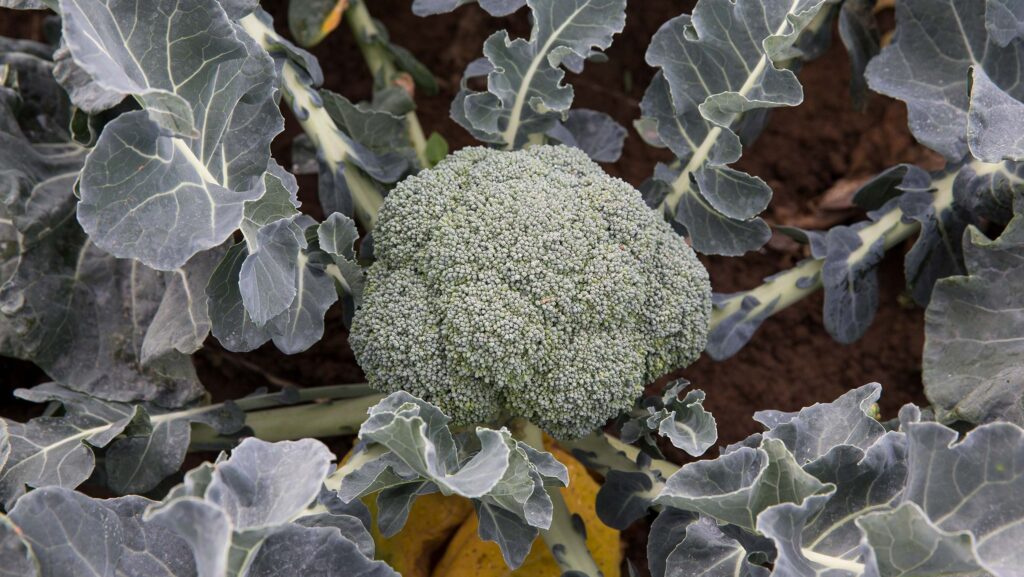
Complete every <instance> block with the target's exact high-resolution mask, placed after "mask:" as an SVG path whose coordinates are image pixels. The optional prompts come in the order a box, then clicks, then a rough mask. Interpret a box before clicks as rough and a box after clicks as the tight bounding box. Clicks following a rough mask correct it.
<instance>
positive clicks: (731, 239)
mask: <svg viewBox="0 0 1024 577" xmlns="http://www.w3.org/2000/svg"><path fill="white" fill-rule="evenodd" d="M826 4H827V2H825V1H823V0H799V1H796V2H769V3H763V2H721V1H716V0H702V1H701V2H699V3H698V4H697V6H696V7H695V8H694V10H693V15H692V17H691V16H689V15H685V14H684V15H682V16H678V17H676V18H673V19H672V20H669V21H668V22H666V23H665V24H664V25H662V27H661V29H660V30H658V32H657V33H655V35H654V37H653V38H652V39H651V45H650V47H649V48H648V50H647V62H648V64H650V65H652V66H656V67H659V68H661V70H660V71H659V72H658V73H657V74H656V76H655V78H654V80H653V81H652V82H651V86H650V87H649V88H648V90H647V93H646V94H645V95H644V99H643V102H642V103H641V112H642V114H643V120H642V122H641V125H640V126H641V127H642V128H643V129H642V130H641V131H640V132H641V135H642V136H644V138H645V139H646V140H648V142H650V143H651V144H654V145H658V146H667V147H668V148H670V149H671V150H672V152H673V153H675V155H676V157H678V159H679V166H678V167H674V168H673V169H672V170H667V169H664V168H662V169H661V170H658V171H656V172H655V178H656V179H658V180H661V181H663V182H665V183H666V184H669V185H671V187H672V190H671V192H670V193H669V194H668V196H667V197H666V199H665V201H664V202H663V204H662V206H663V207H664V209H665V211H666V213H667V215H668V216H670V217H674V218H675V219H676V220H677V221H678V222H679V223H680V224H681V225H682V226H683V227H685V229H686V232H687V234H688V235H689V237H690V239H691V241H692V243H693V247H694V248H695V249H696V250H698V251H700V252H703V253H705V254H722V255H729V256H736V255H740V254H743V253H745V252H747V251H750V250H754V249H756V248H759V247H760V246H761V245H763V244H764V243H765V242H767V240H768V237H769V236H770V231H769V230H768V227H767V225H766V224H765V223H764V222H763V221H762V220H761V219H760V218H757V215H758V214H759V213H760V212H761V211H762V210H764V208H765V207H766V206H767V204H768V201H769V200H770V199H771V189H770V188H769V187H768V185H767V184H765V183H764V182H763V181H761V180H760V179H759V178H756V177H753V176H750V175H748V174H745V173H743V172H740V171H737V170H733V169H730V168H728V167H727V166H726V165H728V164H730V163H733V162H735V161H736V160H738V159H739V157H740V154H741V148H742V147H741V144H740V138H739V136H738V134H737V132H736V131H738V130H740V128H741V127H740V124H739V123H740V118H741V115H742V114H743V113H745V112H750V111H755V110H763V109H767V108H776V107H780V106H795V105H797V104H800V102H802V100H803V90H802V88H801V86H800V83H799V82H798V81H797V78H796V74H795V73H794V72H793V71H792V70H788V69H784V68H777V67H776V64H775V60H776V59H789V58H793V57H795V56H797V55H799V51H798V50H797V49H796V48H795V46H794V45H795V43H796V41H797V38H798V37H800V34H801V33H802V32H803V31H804V30H805V29H806V28H807V27H808V26H809V25H810V24H811V22H812V21H813V20H814V18H815V17H817V15H818V14H819V12H820V11H821V10H822V9H823V7H825V6H826ZM755 130H756V129H755Z"/></svg>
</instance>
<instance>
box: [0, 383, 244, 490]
mask: <svg viewBox="0 0 1024 577" xmlns="http://www.w3.org/2000/svg"><path fill="white" fill-rule="evenodd" d="M15 394H16V396H17V397H19V398H22V399H25V400H29V401H32V402H36V403H48V402H53V401H56V402H59V403H61V404H62V405H63V407H64V414H63V415H62V416H59V417H55V416H43V417H38V418H36V419H33V420H31V421H29V422H27V423H16V422H13V421H7V422H5V426H4V427H3V428H0V444H2V445H4V446H6V447H7V451H8V454H7V456H6V458H5V459H3V462H2V463H0V503H2V504H3V505H4V506H5V507H7V508H10V506H11V505H13V504H14V502H15V501H16V500H17V499H18V498H19V497H21V496H22V495H23V494H24V493H25V490H26V488H27V487H46V486H59V487H64V488H74V487H76V486H78V485H79V484H80V483H82V482H83V481H85V480H86V479H87V478H88V477H89V476H90V475H91V474H92V472H93V468H94V467H95V461H96V460H95V457H94V455H93V450H92V449H91V448H90V447H95V448H103V447H105V448H106V450H105V452H104V457H105V459H104V462H105V468H106V473H107V475H106V477H107V479H106V481H107V484H108V486H109V487H110V488H111V489H112V490H114V491H115V492H118V493H129V492H146V491H149V490H151V489H153V488H154V487H156V486H157V484H159V483H160V482H161V481H162V480H163V479H164V477H166V476H168V475H170V474H172V473H174V472H175V471H177V470H178V469H179V468H180V467H181V464H182V462H183V461H184V459H185V452H186V450H187V449H188V444H189V437H190V435H189V424H190V423H193V422H201V423H205V424H207V425H209V426H211V427H213V428H214V429H216V430H217V431H219V432H221V433H224V434H229V433H234V432H237V431H238V430H239V429H241V428H242V425H243V424H244V418H243V416H242V414H241V412H240V411H239V410H238V409H237V407H235V406H234V405H233V404H230V403H229V404H226V405H209V406H205V407H188V408H186V409H183V410H181V411H178V412H167V411H166V410H165V409H161V408H160V407H157V406H155V405H152V404H142V405H129V404H126V403H115V402H110V401H103V400H100V399H98V398H95V397H91V396H89V395H85V394H82V393H79V392H76V391H72V390H70V389H67V388H65V387H62V386H60V385H57V384H55V383H47V384H43V385H39V386H37V387H35V388H33V389H27V390H26V389H20V390H18V391H16V393H15Z"/></svg>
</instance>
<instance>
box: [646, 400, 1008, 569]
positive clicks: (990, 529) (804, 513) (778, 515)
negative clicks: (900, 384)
mask: <svg viewBox="0 0 1024 577" xmlns="http://www.w3.org/2000/svg"><path fill="white" fill-rule="evenodd" d="M878 394H879V387H878V385H874V384H872V385H865V386H863V387H860V388H859V389H855V390H853V391H850V392H848V393H847V394H845V395H843V396H842V397H840V398H839V399H837V400H836V401H834V402H832V403H828V404H821V405H815V406H812V407H808V408H805V409H803V410H801V411H798V412H782V411H763V412H761V413H758V414H757V416H756V418H757V419H758V420H759V421H760V422H761V423H762V424H764V425H765V426H766V427H767V428H768V429H769V430H768V432H766V433H764V434H755V435H752V436H751V437H750V438H748V439H747V440H745V441H744V442H742V443H737V444H735V445H731V446H729V447H727V448H726V449H725V450H724V451H723V454H722V456H721V457H719V458H718V459H717V460H715V461H709V462H703V463H702V462H698V463H691V464H689V465H685V466H684V467H683V468H682V469H680V470H679V472H678V473H676V475H674V476H673V477H671V478H670V479H669V480H668V482H667V483H666V485H665V488H664V490H663V491H662V492H661V495H660V496H659V498H658V500H657V501H658V502H659V503H662V504H665V505H668V506H670V507H680V508H682V509H684V510H685V511H679V510H671V509H670V510H668V511H666V513H667V514H668V515H669V516H668V517H667V518H666V519H664V521H662V520H661V519H659V520H658V521H656V523H655V528H657V529H658V530H659V531H660V534H659V535H658V537H657V538H656V539H655V538H653V537H652V540H651V541H650V557H651V559H652V561H653V562H652V564H651V568H652V570H654V571H657V573H654V574H655V575H661V574H664V575H675V574H676V573H673V572H672V571H673V570H674V568H676V567H686V570H685V571H684V573H685V574H704V573H703V572H707V574H713V575H718V574H719V573H718V572H716V571H721V568H722V566H727V567H728V568H729V569H730V571H735V572H736V573H735V574H755V575H761V574H764V573H762V571H763V570H764V568H763V567H760V566H761V565H767V564H768V563H771V565H772V567H773V574H784V575H787V576H789V575H794V576H800V577H819V576H821V575H837V576H849V577H855V576H859V575H868V576H876V577H881V576H902V575H906V576H910V575H915V576H917V575H945V574H949V572H951V571H954V572H962V573H963V574H965V575H1010V574H1013V572H1014V571H1015V570H1016V568H1017V567H1019V566H1020V563H1021V557H1022V555H1024V553H1022V552H1021V551H1020V549H1019V548H1018V547H1014V546H1013V545H1012V544H1014V543H1018V542H1020V540H1021V538H1022V537H1021V535H1020V532H1021V526H1022V523H1021V519H1022V518H1024V509H1022V508H1021V507H1019V506H1016V501H1015V500H1014V499H1013V497H1012V496H1011V495H1013V494H1015V492H1017V491H1019V490H1020V485H1021V483H1022V482H1024V474H1022V470H1021V463H1022V462H1024V459H1022V453H1021V451H1024V429H1021V428H1020V427H1018V426H1016V425H1014V424H1011V423H1005V422H1004V423H995V424H988V425H982V426H980V427H978V428H976V429H974V430H972V431H970V432H969V433H967V434H966V435H964V436H963V437H962V438H960V435H959V434H958V433H957V432H956V431H955V430H953V429H951V428H949V427H946V426H945V425H941V424H939V423H935V422H925V421H922V416H923V415H922V412H921V411H920V410H919V409H918V408H917V407H915V406H913V405H907V406H905V407H904V408H903V409H901V410H900V413H899V418H898V419H894V420H893V421H892V422H891V423H888V424H886V425H883V424H881V423H878V422H876V421H875V419H874V418H873V417H872V413H873V412H874V411H873V404H874V402H875V401H876V400H877V399H878ZM958 439H959V441H958ZM761 453H763V454H764V455H767V456H768V457H769V458H768V459H767V460H765V459H763V455H761ZM759 456H760V457H762V458H761V459H757V458H756V457H759ZM751 457H755V458H754V459H750V458H751ZM766 461H767V463H768V465H767V467H765V466H764V463H765V462H766ZM738 464H747V466H737V465H738ZM773 467H774V468H775V471H772V468H773ZM729 470H732V471H734V473H733V474H732V475H723V474H721V473H723V472H725V471H729ZM779 472H782V473H785V474H782V475H780V474H778V473H779ZM762 483H763V484H762ZM688 511H699V512H700V513H701V514H702V515H704V516H706V517H711V519H707V520H706V521H705V520H703V519H702V520H700V521H697V520H694V519H695V517H694V515H693V513H689V512H688ZM666 513H662V515H665V514H666ZM751 520H753V523H754V524H753V526H752V525H751V524H750V522H751ZM702 523H703V524H704V527H703V528H701V527H702ZM712 529H714V531H712ZM754 530H756V531H757V533H758V535H754V534H753V533H752V531H754ZM709 532H710V533H713V535H712V534H709ZM697 537H701V539H700V540H698V539H697ZM766 539H767V540H769V541H770V542H766ZM712 552H716V554H715V555H712ZM680 574H682V573H680ZM729 574H733V573H729Z"/></svg>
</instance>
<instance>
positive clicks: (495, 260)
mask: <svg viewBox="0 0 1024 577" xmlns="http://www.w3.org/2000/svg"><path fill="white" fill-rule="evenodd" d="M374 245H375V246H374V250H375V253H376V256H377V261H376V262H375V263H374V264H373V266H371V267H370V269H369V272H368V277H367V283H366V290H365V292H364V294H363V303H362V307H361V308H360V309H359V310H358V311H357V312H356V314H355V318H354V320H353V323H352V332H351V335H350V342H351V344H352V347H353V349H354V350H355V354H356V358H357V359H358V360H359V364H360V365H361V366H362V367H363V369H364V370H365V371H366V375H367V378H368V380H369V382H370V384H371V385H373V386H374V387H375V388H377V389H379V390H381V391H383V392H389V393H390V392H394V391H397V390H405V391H407V392H409V393H411V394H413V395H416V396H418V397H421V398H423V399H425V400H428V401H430V402H432V403H434V404H436V405H437V406H438V407H440V408H441V409H442V410H443V411H445V412H446V413H447V414H448V415H449V416H451V417H452V420H453V422H454V423H455V424H460V425H466V424H471V423H486V422H489V421H492V420H494V419H495V418H497V417H499V416H517V417H524V418H526V419H529V420H530V421H532V422H534V423H536V424H537V425H538V426H540V427H541V428H543V429H544V430H546V431H548V432H549V433H551V434H552V435H554V436H556V437H559V438H575V437H579V436H582V435H585V434H587V433H588V432H590V431H592V430H593V429H594V428H596V427H599V426H601V425H602V424H604V423H605V422H606V421H607V420H608V419H610V418H612V417H614V416H616V415H617V414H619V413H620V412H621V411H622V410H624V409H626V408H628V407H630V406H631V405H632V403H633V402H634V400H635V399H636V398H637V397H638V396H639V395H640V394H641V393H642V392H643V389H644V384H645V383H647V382H649V381H651V380H653V379H655V378H657V377H659V376H661V375H663V374H664V373H666V372H668V371H670V370H672V369H674V368H676V367H680V366H685V365H687V364H689V363H691V362H693V361H694V360H695V359H696V358H697V356H698V355H699V354H700V352H701V351H702V350H703V349H704V345H705V344H706V338H707V330H708V318H709V315H710V312H711V287H710V284H709V282H708V274H707V271H706V270H705V269H704V267H703V266H702V265H701V264H700V262H699V261H698V260H697V258H696V256H695V255H694V252H693V250H691V249H690V247H689V246H688V245H687V244H686V243H685V242H684V241H683V240H682V238H680V237H679V236H678V235H676V234H675V233H674V232H673V231H672V229H671V228H670V226H669V225H668V224H667V223H666V222H665V221H664V220H663V219H662V218H660V217H659V215H658V214H657V213H656V212H655V211H653V210H651V209H650V208H649V207H647V205H645V204H644V201H643V199H642V198H641V196H640V193H639V192H637V191H636V190H635V189H634V188H632V187H631V186H630V185H629V184H627V183H625V182H623V181H622V180H619V179H617V178H613V177H611V176H608V175H607V174H606V173H605V172H604V171H603V170H602V169H601V168H600V167H599V166H598V165H597V164H595V163H594V162H592V161H591V160H590V159H589V158H587V156H586V155H585V154H583V153H582V152H580V151H579V150H577V149H573V148H568V147H564V146H536V147H531V148H528V149H526V150H522V151H516V152H506V151H498V150H493V149H487V148H467V149H463V150H461V151H459V152H457V153H455V154H453V155H451V156H449V157H448V158H446V159H445V160H444V161H442V162H441V163H440V164H438V165H437V166H436V167H434V168H433V169H430V170H425V171H423V172H420V173H419V174H418V175H416V176H412V177H409V178H408V179H406V180H405V181H403V182H402V183H401V184H399V185H398V186H397V187H396V188H395V189H394V190H393V191H392V192H391V193H390V194H389V195H388V197H387V200H386V201H385V202H384V206H383V207H382V208H381V211H380V216H379V221H378V224H377V228H376V231H375V232H374Z"/></svg>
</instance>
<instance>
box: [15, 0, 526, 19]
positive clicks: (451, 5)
mask: <svg viewBox="0 0 1024 577" xmlns="http://www.w3.org/2000/svg"><path fill="white" fill-rule="evenodd" d="M26 1H35V0H26ZM474 1H475V2H477V3H479V4H480V7H481V8H483V9H484V10H486V11H487V13H488V14H490V15H491V16H508V15H509V14H511V13H513V12H515V11H516V10H519V9H520V8H522V7H523V6H525V5H526V0H413V2H412V11H413V13H415V14H416V15H417V16H432V15H434V14H444V13H446V12H451V11H452V10H455V9H456V8H458V7H459V6H462V5H464V4H469V3H471V2H474Z"/></svg>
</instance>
